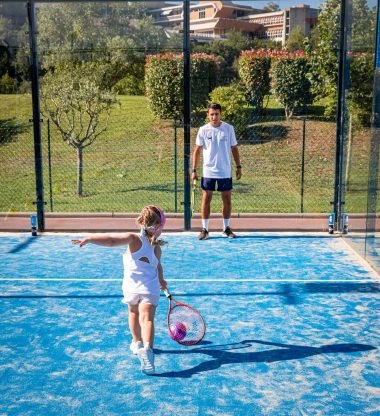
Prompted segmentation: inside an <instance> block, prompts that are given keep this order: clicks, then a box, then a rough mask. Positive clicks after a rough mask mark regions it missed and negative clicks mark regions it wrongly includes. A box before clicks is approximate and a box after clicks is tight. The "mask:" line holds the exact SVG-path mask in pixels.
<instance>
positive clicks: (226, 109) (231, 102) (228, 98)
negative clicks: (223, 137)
mask: <svg viewBox="0 0 380 416" xmlns="http://www.w3.org/2000/svg"><path fill="white" fill-rule="evenodd" d="M210 101H211V102H214V103H219V104H220V105H221V106H222V118H223V120H224V121H225V122H227V123H230V124H232V125H233V126H234V128H235V132H236V134H237V135H238V136H242V135H243V133H244V131H245V129H246V127H247V122H248V111H247V110H248V102H247V100H246V98H245V95H244V92H243V91H242V90H241V89H240V88H239V85H238V84H231V86H229V87H217V88H215V89H214V90H213V91H212V92H211V93H210Z"/></svg>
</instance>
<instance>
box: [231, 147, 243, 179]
mask: <svg viewBox="0 0 380 416" xmlns="http://www.w3.org/2000/svg"><path fill="white" fill-rule="evenodd" d="M231 152H232V156H233V158H234V161H235V165H236V179H237V180H239V179H240V178H241V164H240V154H239V149H238V147H237V146H232V147H231Z"/></svg>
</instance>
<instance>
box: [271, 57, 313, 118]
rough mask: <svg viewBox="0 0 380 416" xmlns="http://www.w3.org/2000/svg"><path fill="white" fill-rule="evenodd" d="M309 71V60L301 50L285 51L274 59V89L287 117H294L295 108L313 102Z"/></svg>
mask: <svg viewBox="0 0 380 416" xmlns="http://www.w3.org/2000/svg"><path fill="white" fill-rule="evenodd" d="M308 71H309V65H308V61H307V59H306V58H305V56H304V54H303V53H301V52H297V53H284V54H282V56H281V57H278V58H276V59H274V61H273V64H272V69H271V76H272V90H273V94H274V96H275V97H276V99H277V101H278V102H279V103H280V104H281V105H282V106H283V107H284V109H285V116H286V118H287V119H290V118H291V117H292V115H293V112H294V110H295V109H297V108H303V107H304V106H306V105H307V104H310V103H311V102H312V95H311V92H310V81H309V80H308V78H307V74H308Z"/></svg>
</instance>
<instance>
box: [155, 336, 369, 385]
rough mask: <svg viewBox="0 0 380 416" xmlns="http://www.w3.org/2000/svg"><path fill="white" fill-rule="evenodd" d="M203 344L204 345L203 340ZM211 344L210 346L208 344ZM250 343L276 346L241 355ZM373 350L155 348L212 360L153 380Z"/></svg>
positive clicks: (344, 346) (286, 346)
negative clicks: (257, 347)
mask: <svg viewBox="0 0 380 416" xmlns="http://www.w3.org/2000/svg"><path fill="white" fill-rule="evenodd" d="M203 344H208V342H207V341H204V342H203ZM209 344H211V343H209ZM254 344H260V345H268V346H272V347H279V348H276V349H270V350H267V351H258V352H241V351H242V350H244V349H246V348H250V347H252V346H253V345H254ZM375 349H377V348H376V347H374V346H372V345H366V344H351V343H348V344H327V345H322V346H320V347H310V346H306V345H291V344H280V343H275V342H269V341H260V340H255V339H253V340H245V341H241V342H238V343H233V344H224V345H215V346H212V345H210V346H209V347H200V348H195V349H191V350H161V349H155V353H156V354H157V355H159V354H174V355H182V354H203V355H207V356H209V357H211V358H212V360H209V361H204V362H202V363H200V364H198V365H196V366H195V367H192V368H188V369H186V370H181V371H168V372H165V373H158V374H156V375H155V376H156V377H179V378H190V377H191V376H193V375H195V374H199V373H203V372H206V371H211V370H216V369H218V368H220V367H221V366H223V365H228V364H237V363H239V364H241V363H262V362H265V363H272V362H276V361H287V360H297V359H302V358H306V357H311V356H314V355H320V354H343V353H344V354H348V353H357V352H363V351H370V350H375Z"/></svg>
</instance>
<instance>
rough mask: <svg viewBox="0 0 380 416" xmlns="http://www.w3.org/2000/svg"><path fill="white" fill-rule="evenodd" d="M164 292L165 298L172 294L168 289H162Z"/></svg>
mask: <svg viewBox="0 0 380 416" xmlns="http://www.w3.org/2000/svg"><path fill="white" fill-rule="evenodd" d="M164 293H165V296H166V297H167V298H169V299H170V298H171V296H172V295H171V294H170V293H169V291H168V289H164Z"/></svg>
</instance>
